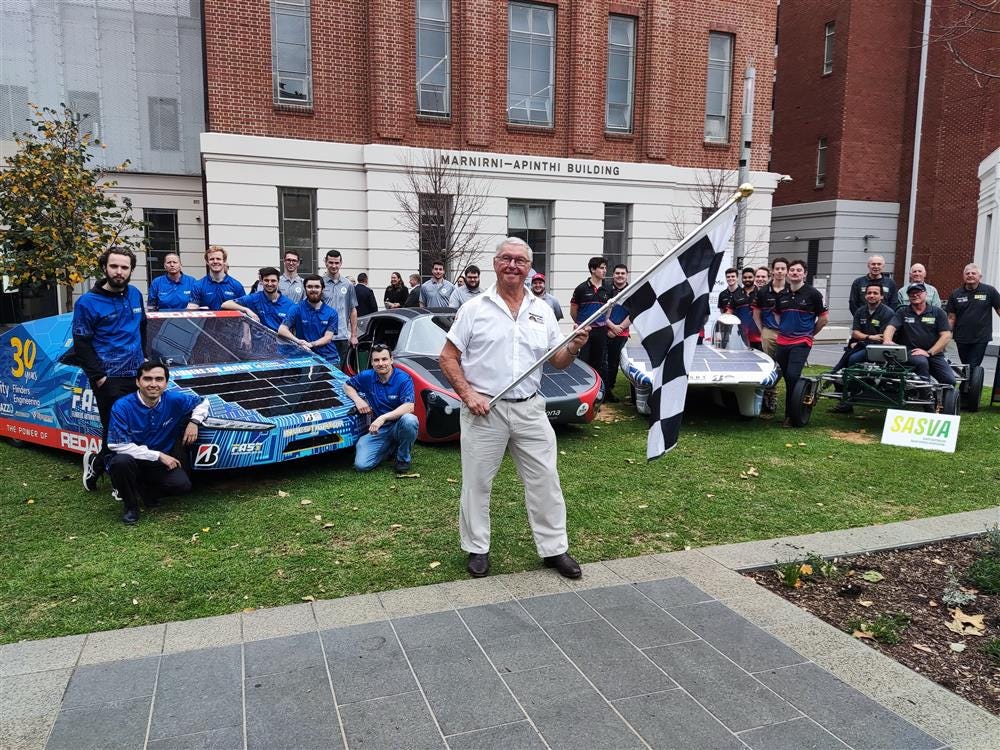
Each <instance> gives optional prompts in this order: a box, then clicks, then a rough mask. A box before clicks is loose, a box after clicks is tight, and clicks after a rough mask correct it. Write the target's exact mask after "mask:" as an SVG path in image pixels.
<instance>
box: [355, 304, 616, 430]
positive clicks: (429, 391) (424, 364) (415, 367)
mask: <svg viewBox="0 0 1000 750" xmlns="http://www.w3.org/2000/svg"><path fill="white" fill-rule="evenodd" d="M454 320H455V310H453V309H451V308H430V309H426V308H413V307H400V308H396V309H393V310H379V311H378V312H374V313H371V314H369V315H365V316H363V317H361V318H359V319H358V345H357V347H352V348H351V350H350V352H349V353H348V355H347V370H348V371H349V372H353V373H356V372H360V371H361V370H364V369H366V368H367V367H369V364H368V363H369V358H370V355H371V348H372V346H374V345H375V344H385V345H386V346H388V347H389V348H390V349H392V358H393V364H394V365H395V366H396V367H398V368H399V369H401V370H403V371H404V372H406V373H408V374H409V375H410V377H412V378H413V389H414V395H415V397H416V402H415V403H414V414H416V416H417V419H418V420H419V422H420V431H419V432H418V433H417V439H418V440H420V441H421V442H426V443H440V442H445V441H449V440H457V439H458V436H459V408H460V407H461V405H462V401H461V399H460V398H459V397H458V394H456V393H455V392H454V391H453V390H452V388H451V384H449V383H448V380H447V379H446V378H445V376H444V373H442V372H441V365H440V363H439V361H438V356H439V355H440V353H441V349H442V348H443V347H444V343H445V340H446V339H445V337H446V335H447V333H448V330H449V329H450V328H451V324H452V323H453V322H454ZM540 391H541V395H542V397H543V398H544V399H545V411H546V413H547V414H548V416H549V421H550V422H552V423H553V424H571V423H582V422H590V421H591V420H593V418H594V414H595V413H596V411H597V409H598V408H599V407H600V405H601V401H602V400H603V399H604V385H603V382H602V381H601V378H600V377H599V376H598V375H597V372H595V371H594V369H593V368H591V367H590V366H589V365H586V364H584V363H583V362H579V361H577V362H573V363H572V364H571V365H570V366H569V367H567V368H566V369H565V370H560V369H558V368H556V367H554V366H552V365H551V364H547V363H546V364H545V365H543V366H542V385H541V389H540Z"/></svg>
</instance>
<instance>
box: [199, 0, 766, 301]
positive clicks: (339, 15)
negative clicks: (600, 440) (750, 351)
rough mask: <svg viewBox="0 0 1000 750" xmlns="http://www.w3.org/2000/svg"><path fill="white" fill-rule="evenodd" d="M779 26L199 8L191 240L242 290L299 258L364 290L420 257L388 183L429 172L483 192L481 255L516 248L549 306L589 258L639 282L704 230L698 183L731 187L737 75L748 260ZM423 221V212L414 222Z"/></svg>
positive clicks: (441, 0) (615, 14) (677, 6)
mask: <svg viewBox="0 0 1000 750" xmlns="http://www.w3.org/2000/svg"><path fill="white" fill-rule="evenodd" d="M775 11H776V7H775V3H774V0H754V1H753V2H742V3H732V2H722V1H721V0H699V1H698V2H688V1H685V2H680V1H679V0H617V1H612V2H609V1H608V0H550V1H549V2H537V3H536V2H521V1H520V0H516V1H515V0H510V1H508V0H451V2H449V1H448V0H372V1H362V0H271V2H267V1H265V0H242V1H240V2H233V1H232V0H226V1H223V0H206V2H205V4H204V28H205V60H206V85H207V101H208V111H207V120H208V127H207V130H208V132H207V133H206V134H204V135H203V137H202V156H203V163H204V169H205V180H206V206H207V212H208V224H209V240H210V242H213V243H218V244H221V245H224V246H226V247H227V248H228V249H229V250H230V252H231V258H232V267H233V270H234V273H237V274H239V275H240V277H241V278H244V279H249V278H250V276H251V274H252V273H253V272H254V269H256V268H257V267H258V266H260V265H264V264H270V263H274V262H275V261H276V260H277V259H278V248H279V246H282V247H288V246H295V245H297V246H299V247H301V248H302V249H303V250H304V251H305V255H306V258H307V261H306V263H304V265H309V263H310V262H312V263H316V264H318V265H319V267H320V268H322V266H321V261H320V260H319V259H320V258H321V256H322V255H323V254H324V253H325V251H326V250H327V249H329V248H337V249H339V250H341V251H342V252H343V253H344V257H345V269H346V272H347V273H355V272H357V271H361V270H367V271H368V272H369V273H370V275H371V278H372V284H373V286H375V287H376V288H379V287H381V286H382V285H384V284H386V283H387V282H388V278H389V274H390V273H391V272H392V271H400V272H402V273H404V275H405V274H407V273H409V272H413V271H416V270H418V269H420V267H421V265H422V261H423V265H424V266H425V267H426V260H427V258H428V257H429V254H430V253H433V252H434V251H435V250H437V249H438V248H436V247H434V239H433V238H434V233H433V231H428V232H426V233H425V232H421V231H418V230H417V229H415V228H414V227H413V226H411V225H407V223H406V221H405V220H404V219H405V217H404V215H403V214H404V213H405V212H403V211H402V210H401V206H400V203H399V200H398V198H397V195H396V194H397V193H399V192H400V191H402V192H405V186H406V183H407V177H408V174H410V173H411V172H412V168H410V167H407V166H406V165H408V164H409V165H417V166H422V165H424V164H426V163H429V162H430V161H433V162H434V163H435V164H440V163H441V162H442V161H445V162H447V163H449V164H455V165H457V166H458V168H459V169H460V171H461V172H462V173H463V174H464V175H465V177H466V178H467V179H471V180H472V181H474V183H475V184H476V185H477V186H478V188H479V189H480V191H481V193H482V194H483V197H484V201H483V205H482V210H481V212H480V213H481V216H482V225H481V227H480V232H479V235H480V236H481V238H482V239H483V240H484V242H485V243H486V244H485V248H484V249H485V253H487V254H484V255H483V256H482V258H481V259H482V260H487V262H488V257H489V255H488V253H489V252H490V250H491V247H492V244H493V243H494V242H496V241H497V240H498V239H499V238H501V237H503V236H507V235H511V234H516V235H520V236H523V237H526V238H527V239H528V241H529V243H531V244H532V246H533V247H534V249H535V250H536V256H537V258H536V267H537V268H539V269H541V270H544V271H545V272H546V273H547V274H548V275H549V280H550V286H552V287H553V288H554V289H555V290H556V293H557V294H558V295H559V296H560V297H561V298H563V299H565V298H567V297H568V294H569V290H570V289H572V287H574V286H575V285H576V284H577V283H579V281H580V280H581V279H582V278H583V277H584V276H585V275H586V260H587V258H588V257H589V256H591V255H595V254H601V253H602V252H603V253H604V254H607V255H609V256H611V257H612V258H614V259H615V260H617V259H621V260H624V261H625V262H628V263H629V264H630V265H635V267H637V268H645V266H647V265H648V264H649V262H650V261H651V260H652V259H653V258H654V257H656V256H657V255H658V254H659V253H660V252H662V251H664V250H666V249H668V248H669V247H671V246H672V245H673V244H674V240H675V239H676V238H677V236H678V235H680V234H683V233H684V230H686V229H690V228H692V227H693V226H694V225H695V224H696V223H697V222H698V221H700V219H701V216H702V209H703V208H705V207H706V204H711V203H712V202H714V201H713V200H706V199H705V198H706V195H707V194H708V193H710V192H711V187H712V184H713V183H719V182H723V181H728V182H729V183H731V184H732V186H733V187H734V186H735V171H736V169H737V166H738V160H739V132H740V130H739V128H740V112H741V108H742V96H743V85H742V77H743V68H744V66H745V64H746V63H747V62H748V61H753V62H754V63H755V65H756V68H757V80H758V81H759V82H764V83H763V84H762V85H759V86H758V87H757V90H756V101H755V112H756V116H755V122H754V133H755V136H756V137H757V140H756V141H755V143H754V147H753V157H752V164H751V166H752V168H753V169H754V170H755V172H754V173H753V180H754V182H755V183H756V185H757V188H758V191H757V193H756V195H755V196H754V198H753V199H752V202H751V203H750V207H749V211H748V214H749V218H748V230H747V235H748V243H747V255H748V256H749V257H748V262H753V261H754V260H755V259H762V258H764V257H766V254H767V249H766V244H767V242H766V238H767V234H768V228H769V225H770V207H771V194H772V193H773V190H774V187H775V185H776V175H774V174H771V173H769V172H767V171H766V168H767V160H768V131H769V118H768V115H769V109H770V85H769V84H770V81H771V78H772V75H773V64H774V60H773V42H774V30H775ZM442 192H449V191H448V190H447V189H446V190H443V191H442ZM724 192H725V193H726V194H728V193H729V192H731V190H730V189H729V185H728V184H727V187H726V190H725V191H724ZM440 207H441V204H440V203H439V202H438V203H436V202H435V201H433V200H422V201H420V204H419V206H418V209H419V213H420V220H421V222H422V224H423V223H425V224H426V225H428V226H433V225H434V223H435V221H437V220H438V219H437V218H435V215H436V213H439V209H440ZM445 210H447V205H446V206H445ZM460 270H461V269H460V268H452V269H449V271H450V272H451V273H454V272H457V271H460Z"/></svg>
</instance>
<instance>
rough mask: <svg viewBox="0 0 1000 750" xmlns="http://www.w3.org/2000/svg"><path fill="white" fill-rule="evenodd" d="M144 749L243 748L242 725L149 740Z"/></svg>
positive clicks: (230, 749)
mask: <svg viewBox="0 0 1000 750" xmlns="http://www.w3.org/2000/svg"><path fill="white" fill-rule="evenodd" d="M146 750H244V744H243V727H223V728H221V729H211V730H209V731H207V732H196V733H194V734H185V735H181V736H180V737H165V738H164V739H162V740H150V741H149V743H148V744H147V745H146Z"/></svg>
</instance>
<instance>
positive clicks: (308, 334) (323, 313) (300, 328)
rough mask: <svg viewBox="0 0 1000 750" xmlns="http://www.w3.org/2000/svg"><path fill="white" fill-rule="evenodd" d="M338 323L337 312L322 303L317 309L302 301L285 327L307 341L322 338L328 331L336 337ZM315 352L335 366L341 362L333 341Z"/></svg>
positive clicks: (294, 308) (290, 315) (293, 309)
mask: <svg viewBox="0 0 1000 750" xmlns="http://www.w3.org/2000/svg"><path fill="white" fill-rule="evenodd" d="M338 323H339V318H338V316H337V311H336V310H334V309H333V308H332V307H330V306H329V305H324V304H322V303H320V306H319V308H318V309H317V308H315V307H313V306H312V305H311V304H309V300H302V301H301V302H299V304H297V305H295V307H293V308H292V309H291V310H290V311H289V312H288V314H287V315H286V316H285V325H286V326H288V329H289V330H290V331H291V332H292V333H294V334H295V335H296V336H298V337H299V338H300V339H305V340H306V341H315V340H316V339H319V338H322V337H323V336H324V335H325V334H326V332H327V331H332V332H333V335H334V336H336V335H337V325H338ZM313 351H314V352H316V354H318V355H319V356H321V357H323V359H325V360H327V361H328V362H332V363H333V364H338V363H339V362H340V353H339V352H338V351H337V347H336V346H335V345H334V343H333V341H332V340H331V341H330V342H329V343H327V344H324V345H323V346H318V347H315V348H314V349H313Z"/></svg>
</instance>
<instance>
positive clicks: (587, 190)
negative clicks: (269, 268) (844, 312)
mask: <svg viewBox="0 0 1000 750" xmlns="http://www.w3.org/2000/svg"><path fill="white" fill-rule="evenodd" d="M201 148H202V160H203V165H204V170H205V180H206V194H205V200H206V207H207V215H208V222H209V242H210V243H211V244H217V245H222V246H223V247H225V248H226V249H227V250H228V252H229V257H230V269H231V270H230V272H231V273H232V274H233V275H234V276H236V278H238V279H240V280H241V281H245V282H248V283H249V282H250V281H251V280H252V279H254V278H255V277H256V273H257V269H258V268H259V267H260V266H263V265H272V264H273V265H277V261H278V260H279V248H278V237H279V230H278V206H277V193H278V187H295V188H309V189H314V190H316V222H317V267H318V268H320V269H322V268H323V263H322V258H323V256H324V255H325V254H326V251H327V250H330V249H334V248H335V249H337V250H340V251H341V252H342V253H343V256H344V273H345V274H346V275H351V276H354V275H356V274H357V273H359V272H361V271H367V272H368V274H369V277H370V286H371V287H372V288H373V289H374V290H375V291H376V296H377V298H378V299H379V301H380V303H381V291H382V289H384V287H385V286H386V285H387V284H388V283H389V276H390V274H391V273H392V272H393V271H399V272H400V273H401V274H403V277H404V279H405V278H406V277H407V276H408V275H409V274H410V273H414V272H416V271H418V270H419V257H418V251H417V237H416V233H415V232H413V231H412V230H410V229H408V228H407V227H406V226H405V225H404V224H403V223H402V222H401V212H400V209H399V204H398V200H397V198H396V196H395V194H394V191H397V190H403V189H404V186H405V184H406V179H405V172H404V165H405V164H408V163H409V164H422V163H424V162H423V161H422V158H423V154H422V152H421V150H419V149H413V148H407V147H398V146H387V145H355V144H343V143H330V142H322V141H305V140H291V139H279V138H264V137H254V136H240V135H227V134H221V133H205V134H203V135H202V137H201ZM444 153H445V154H447V155H448V156H449V157H458V158H461V157H463V156H464V157H466V164H467V166H465V167H463V169H464V170H465V171H466V172H467V173H468V174H470V175H475V177H476V178H477V179H478V180H481V182H482V184H483V186H484V187H485V188H486V191H487V192H488V194H489V198H488V199H487V201H486V205H485V213H486V217H485V221H484V224H483V232H484V233H485V234H486V235H487V239H488V241H489V243H488V245H487V249H486V251H485V254H484V256H483V257H482V258H480V259H479V264H480V266H482V267H483V268H484V283H492V281H493V279H492V278H491V277H492V274H491V273H490V272H489V270H488V269H489V268H490V261H489V258H490V253H491V252H492V247H493V245H494V244H495V243H496V242H497V241H499V240H500V239H501V238H503V237H505V236H506V235H507V203H508V200H532V201H544V202H548V203H549V204H550V206H551V214H550V221H549V249H548V271H547V274H546V275H547V279H548V285H549V290H550V291H551V292H552V293H553V294H555V295H556V297H557V298H558V299H559V301H560V302H561V303H562V304H563V306H564V307H565V306H566V305H567V304H568V302H569V298H570V295H571V293H572V290H573V288H574V287H575V286H576V285H577V284H579V283H580V282H582V281H583V280H584V279H586V278H587V260H588V259H589V258H590V257H591V256H594V255H601V254H602V252H603V242H604V239H603V238H604V204H605V203H617V204H628V205H630V206H631V210H630V219H629V227H628V261H627V262H628V264H629V267H630V269H632V270H633V271H636V272H641V271H643V270H645V269H646V268H647V267H648V266H649V265H650V264H651V263H652V262H653V260H655V259H656V258H657V257H659V256H660V255H661V254H662V253H664V252H666V251H668V250H670V249H671V248H672V247H673V246H674V244H676V239H678V238H677V237H676V235H677V231H678V227H677V221H676V220H675V218H676V217H678V216H679V217H681V220H682V223H683V225H684V227H683V229H684V230H685V231H687V230H690V229H693V228H694V227H695V226H696V225H697V224H698V223H700V221H701V206H700V204H699V203H698V198H697V194H698V189H699V178H700V180H701V182H702V183H703V182H704V170H699V169H690V168H683V167H674V166H667V165H657V164H636V163H631V162H598V161H587V160H580V159H557V158H551V157H524V156H517V155H510V154H490V153H481V152H444ZM699 173H700V174H699ZM778 177H779V175H777V174H774V173H770V172H755V173H752V175H751V181H752V182H753V183H754V185H755V187H756V192H755V193H754V195H753V197H752V198H751V199H750V201H749V204H748V206H749V208H748V218H747V243H746V247H747V248H748V253H751V252H752V253H753V255H752V257H748V258H747V261H746V262H747V263H753V264H759V263H762V262H764V261H765V260H766V257H767V240H768V235H769V229H770V219H771V196H772V194H773V192H774V189H775V187H776V185H777V178H778ZM720 283H721V284H724V280H723V281H721V282H720Z"/></svg>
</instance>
